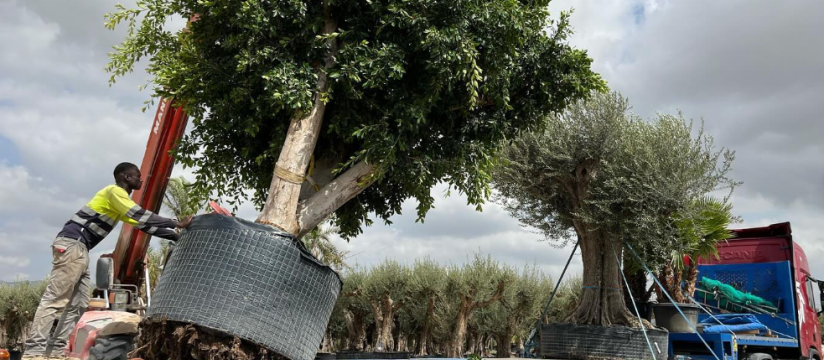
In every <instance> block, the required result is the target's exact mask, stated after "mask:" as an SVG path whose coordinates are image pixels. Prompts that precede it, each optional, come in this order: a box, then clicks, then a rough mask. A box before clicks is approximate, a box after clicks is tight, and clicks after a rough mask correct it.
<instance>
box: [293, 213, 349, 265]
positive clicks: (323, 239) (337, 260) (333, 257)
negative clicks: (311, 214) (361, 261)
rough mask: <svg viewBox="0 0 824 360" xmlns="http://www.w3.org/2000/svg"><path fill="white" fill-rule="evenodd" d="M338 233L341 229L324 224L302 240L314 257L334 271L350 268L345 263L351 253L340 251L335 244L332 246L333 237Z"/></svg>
mask: <svg viewBox="0 0 824 360" xmlns="http://www.w3.org/2000/svg"><path fill="white" fill-rule="evenodd" d="M338 231H339V229H338V228H337V227H335V226H334V225H330V224H328V223H327V222H324V223H321V224H320V225H318V226H317V227H315V228H314V229H312V230H311V231H309V233H307V234H306V235H305V236H303V237H302V238H301V239H300V240H301V241H303V245H304V246H306V249H307V250H309V252H311V253H312V255H314V256H315V257H316V258H318V259H319V260H320V261H323V262H324V263H326V264H327V265H329V266H331V267H332V268H333V269H335V270H337V271H341V270H343V269H344V268H348V267H349V265H348V264H347V263H346V261H344V260H346V255H347V254H348V253H349V252H348V251H342V250H339V249H338V248H337V247H336V246H335V244H332V236H333V235H334V234H336V233H338Z"/></svg>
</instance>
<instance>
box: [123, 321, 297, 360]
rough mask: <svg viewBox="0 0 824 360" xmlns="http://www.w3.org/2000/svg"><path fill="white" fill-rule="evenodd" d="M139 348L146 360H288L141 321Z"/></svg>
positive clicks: (233, 341)
mask: <svg viewBox="0 0 824 360" xmlns="http://www.w3.org/2000/svg"><path fill="white" fill-rule="evenodd" d="M140 331H141V332H140V338H139V339H138V348H137V349H135V350H134V351H133V352H132V353H130V354H129V357H130V358H132V357H137V358H143V359H145V360H287V359H286V358H285V357H282V356H280V355H278V354H276V353H274V352H272V351H269V350H268V349H266V348H265V347H263V346H260V345H257V344H254V343H252V342H249V341H245V340H242V339H240V338H238V337H237V336H231V335H227V334H224V333H221V332H219V331H216V330H211V329H207V328H203V327H200V326H197V325H194V324H188V323H181V322H175V321H166V320H149V319H147V320H144V321H143V322H142V323H141V324H140Z"/></svg>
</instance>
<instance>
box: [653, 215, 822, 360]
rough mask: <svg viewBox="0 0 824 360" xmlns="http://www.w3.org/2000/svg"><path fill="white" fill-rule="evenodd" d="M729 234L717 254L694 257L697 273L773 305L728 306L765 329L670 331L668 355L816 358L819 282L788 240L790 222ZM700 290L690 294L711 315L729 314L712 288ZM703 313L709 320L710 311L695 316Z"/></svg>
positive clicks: (733, 359)
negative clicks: (755, 331)
mask: <svg viewBox="0 0 824 360" xmlns="http://www.w3.org/2000/svg"><path fill="white" fill-rule="evenodd" d="M733 233H734V234H735V237H734V238H732V239H728V240H725V241H722V242H720V243H719V244H718V245H717V249H718V256H717V257H716V256H710V257H704V258H699V259H698V271H699V273H698V274H699V278H700V277H705V278H709V279H713V280H716V281H720V282H722V283H725V284H729V285H731V286H732V287H733V288H735V289H737V290H739V291H742V292H748V293H750V294H752V295H755V296H758V297H760V298H762V299H765V300H767V301H769V302H770V303H772V304H774V305H775V307H774V308H772V309H771V311H763V310H764V308H759V307H757V306H747V305H743V306H737V307H735V308H734V309H733V311H732V313H733V314H747V315H754V316H755V317H756V318H757V319H758V321H759V322H761V323H762V324H764V325H766V327H767V328H768V329H769V332H768V333H767V334H761V335H757V334H741V333H734V332H732V331H729V332H721V333H716V334H711V333H695V332H685V333H673V332H670V334H669V358H670V359H694V360H704V359H720V360H743V359H747V360H773V359H817V360H821V359H822V357H821V354H822V351H821V342H822V339H821V325H820V322H819V315H820V314H821V312H822V309H821V302H822V292H821V282H820V281H819V280H817V279H816V278H814V277H813V275H812V273H811V271H810V266H809V263H808V261H807V255H806V254H805V253H804V250H803V249H802V248H801V246H799V245H798V243H796V242H794V241H793V238H792V229H791V227H790V223H789V222H784V223H778V224H772V225H769V226H764V227H754V228H747V229H740V230H733ZM702 292H703V293H699V292H696V295H695V299H696V301H697V302H698V303H699V304H700V305H701V306H702V307H703V308H704V309H706V310H708V311H709V312H711V313H713V314H721V313H730V311H728V310H729V309H724V306H723V305H724V304H722V300H721V299H720V296H719V295H718V294H717V292H713V291H712V289H704V290H703V291H702ZM708 318H709V320H710V321H708V322H712V319H711V315H710V314H708V313H705V312H702V313H701V314H699V316H698V321H699V323H701V322H703V321H705V320H708ZM699 331H700V330H699ZM702 339H703V341H702ZM704 342H706V345H705V344H704ZM708 347H709V348H710V349H711V350H710V349H708Z"/></svg>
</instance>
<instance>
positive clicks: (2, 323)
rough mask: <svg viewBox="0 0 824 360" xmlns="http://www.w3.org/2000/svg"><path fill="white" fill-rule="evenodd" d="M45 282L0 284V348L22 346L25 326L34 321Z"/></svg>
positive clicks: (44, 288)
mask: <svg viewBox="0 0 824 360" xmlns="http://www.w3.org/2000/svg"><path fill="white" fill-rule="evenodd" d="M45 290H46V282H45V281H37V282H30V281H21V282H16V283H0V327H2V334H3V335H4V336H3V337H2V338H0V348H6V349H16V348H18V347H20V346H22V340H23V336H24V335H25V334H24V331H25V329H26V326H27V325H29V323H30V322H31V321H32V319H34V314H35V312H36V311H37V306H38V305H39V304H40V298H41V297H42V296H43V291H45Z"/></svg>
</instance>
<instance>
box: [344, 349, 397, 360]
mask: <svg viewBox="0 0 824 360" xmlns="http://www.w3.org/2000/svg"><path fill="white" fill-rule="evenodd" d="M336 358H337V359H347V360H352V359H409V353H408V352H403V351H402V352H395V351H387V352H360V351H358V352H355V351H345V352H339V353H337V354H336Z"/></svg>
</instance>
